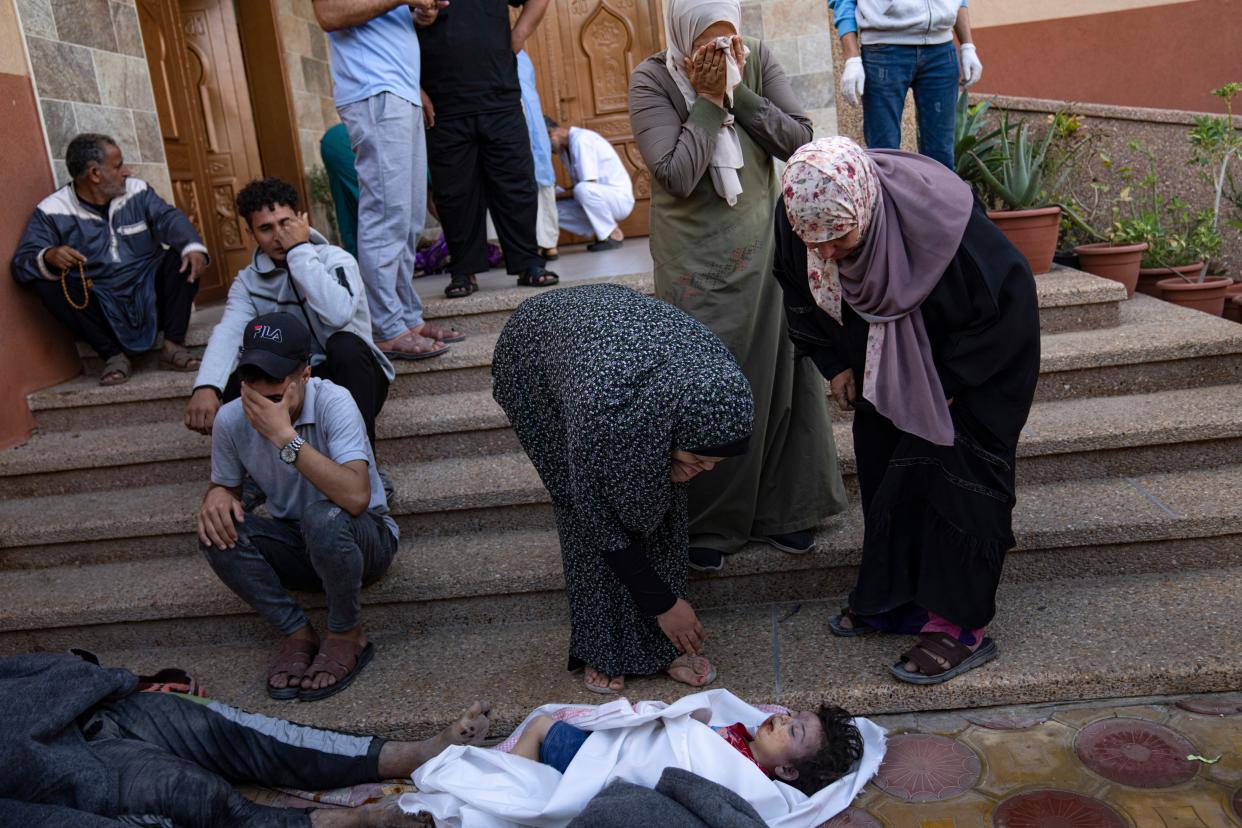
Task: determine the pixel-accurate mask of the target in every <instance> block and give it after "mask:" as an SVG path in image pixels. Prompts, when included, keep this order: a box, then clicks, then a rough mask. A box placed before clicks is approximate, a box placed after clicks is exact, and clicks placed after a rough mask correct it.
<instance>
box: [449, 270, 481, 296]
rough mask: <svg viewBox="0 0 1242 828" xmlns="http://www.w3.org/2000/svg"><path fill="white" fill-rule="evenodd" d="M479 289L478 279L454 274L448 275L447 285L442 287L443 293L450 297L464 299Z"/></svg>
mask: <svg viewBox="0 0 1242 828" xmlns="http://www.w3.org/2000/svg"><path fill="white" fill-rule="evenodd" d="M478 289H479V280H478V279H477V278H476V277H475V276H473V275H471V276H458V275H456V274H454V275H452V276H450V277H449V283H448V287H446V288H445V289H444V295H445V296H447V297H448V298H450V299H464V298H465V297H467V296H469V295H470V294H472V293H474V292H475V291H476V290H478Z"/></svg>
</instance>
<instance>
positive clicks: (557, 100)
mask: <svg viewBox="0 0 1242 828" xmlns="http://www.w3.org/2000/svg"><path fill="white" fill-rule="evenodd" d="M662 20H663V12H662V11H661V7H660V0H555V2H554V4H553V7H552V8H550V9H549V10H548V14H547V16H546V17H544V19H543V22H542V23H541V24H540V26H539V29H538V30H537V32H536V36H535V37H533V38H531V40H532V41H533V42H531V43H528V44H527V52H528V53H529V54H530V57H531V60H532V61H533V62H534V64H535V72H536V76H537V78H538V85H539V97H540V99H541V101H542V102H543V107H544V110H545V111H546V112H547V114H549V115H551V116H552V117H553V118H555V119H556V120H557V121H560V122H561V123H569V124H572V125H574V126H581V127H586V128H587V129H591V130H594V131H595V132H598V133H599V134H600V135H603V136H604V137H605V138H607V139H608V140H609V142H611V143H612V145H613V146H614V147H615V148H616V150H617V154H618V155H620V156H621V161H622V163H624V164H625V166H626V168H627V169H628V170H629V171H630V178H631V179H633V181H634V212H632V213H631V214H630V217H629V218H628V219H626V220H625V221H624V222H622V223H621V229H622V231H623V232H624V233H625V234H626V235H627V236H645V235H647V233H648V212H649V207H650V201H651V176H650V174H649V173H648V172H647V168H646V166H645V165H644V164H643V160H642V156H641V155H639V152H638V145H637V144H635V143H634V135H633V133H632V132H631V130H630V113H629V87H630V73H631V72H633V71H634V67H636V66H637V65H638V64H639V63H641V62H642V61H643V60H645V59H646V58H647V57H649V56H650V55H652V54H653V53H655V52H658V51H659V50H660V49H662V48H663V35H662V31H661V28H662V23H661V21H662ZM558 167H559V162H558ZM560 174H561V176H562V177H563V178H564V172H563V171H561V173H560Z"/></svg>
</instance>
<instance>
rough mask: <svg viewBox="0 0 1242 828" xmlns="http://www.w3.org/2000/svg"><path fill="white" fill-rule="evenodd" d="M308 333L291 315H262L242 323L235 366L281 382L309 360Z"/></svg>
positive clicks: (300, 322) (304, 326)
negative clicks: (242, 329)
mask: <svg viewBox="0 0 1242 828" xmlns="http://www.w3.org/2000/svg"><path fill="white" fill-rule="evenodd" d="M310 352H311V345H310V332H309V331H307V330H306V325H305V324H303V323H302V320H300V319H298V318H297V317H296V316H294V315H293V314H291V313H265V314H262V315H261V316H256V317H255V318H254V319H251V320H250V321H249V322H247V323H246V331H245V333H244V334H243V335H242V351H241V358H240V359H238V361H237V367H238V368H240V367H241V366H243V365H252V366H254V367H255V368H258V369H259V370H260V371H262V372H263V373H265V374H267V375H268V376H269V377H274V378H276V379H282V378H284V377H287V376H289V375H290V374H292V373H293V372H294V370H296V369H297V367H298V366H299V365H301V364H302V363H304V362H306V361H307V360H309V359H310Z"/></svg>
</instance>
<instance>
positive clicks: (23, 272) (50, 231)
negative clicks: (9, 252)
mask: <svg viewBox="0 0 1242 828" xmlns="http://www.w3.org/2000/svg"><path fill="white" fill-rule="evenodd" d="M60 244H61V241H60V233H58V232H57V231H56V226H55V225H53V224H52V220H51V219H50V218H48V216H47V214H46V213H44V212H43V211H42V210H35V211H34V213H33V214H32V215H31V216H30V221H28V222H26V230H25V231H24V232H23V233H22V237H21V240H20V241H19V242H18V244H17V250H16V251H15V252H14V253H13V261H12V268H13V278H14V279H16V280H17V281H19V282H33V281H34V280H36V279H51V278H54V277H55V276H57V275H58V274H54V273H52V272H51V271H49V270H48V269H47V265H46V264H45V263H44V261H43V251H45V250H47V249H48V248H50V247H59V246H60Z"/></svg>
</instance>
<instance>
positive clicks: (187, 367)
mask: <svg viewBox="0 0 1242 828" xmlns="http://www.w3.org/2000/svg"><path fill="white" fill-rule="evenodd" d="M196 360H197V362H198V365H191V364H190V363H191V362H194V361H196ZM202 364H203V360H202V357H199V356H197V355H196V354H192V353H190V350H189V349H188V348H178V349H177V350H175V351H173V352H172V356H171V357H170V356H169V355H168V354H166V353H164V352H162V351H161V352H160V369H161V370H163V371H183V372H184V371H197V370H198V369H199V366H200V365H202Z"/></svg>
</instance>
